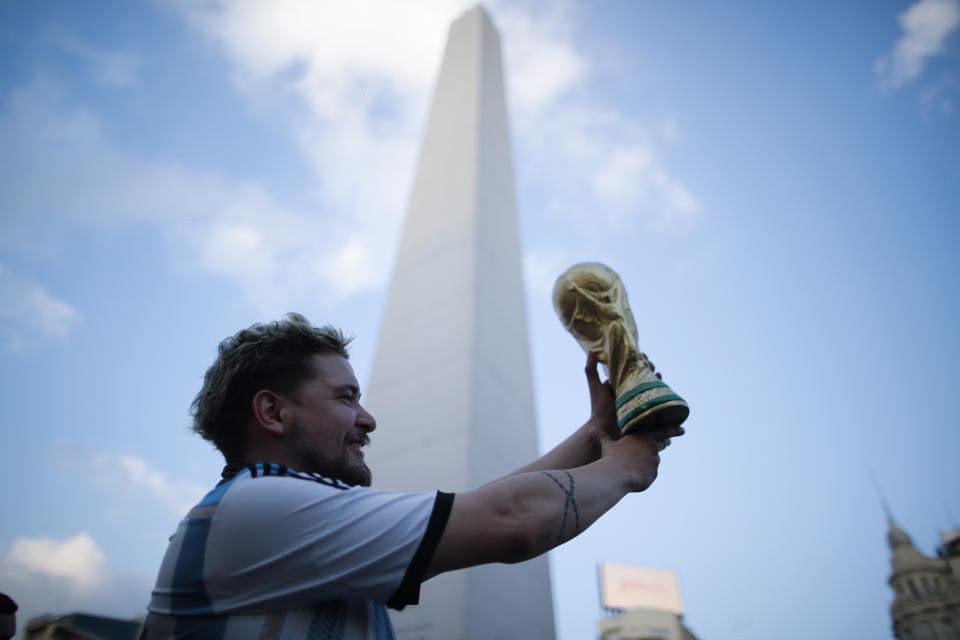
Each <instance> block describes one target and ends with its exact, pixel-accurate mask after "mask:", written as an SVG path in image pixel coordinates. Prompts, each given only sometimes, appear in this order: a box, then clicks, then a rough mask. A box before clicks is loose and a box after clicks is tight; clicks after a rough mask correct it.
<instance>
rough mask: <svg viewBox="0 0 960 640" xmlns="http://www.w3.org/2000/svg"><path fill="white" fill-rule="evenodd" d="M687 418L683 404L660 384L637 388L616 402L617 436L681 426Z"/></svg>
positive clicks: (621, 396) (686, 411) (687, 410)
mask: <svg viewBox="0 0 960 640" xmlns="http://www.w3.org/2000/svg"><path fill="white" fill-rule="evenodd" d="M689 415H690V407H689V406H687V403H686V401H684V399H683V398H681V397H680V396H678V395H676V394H675V393H674V392H673V390H672V389H671V388H670V387H668V386H667V385H666V383H664V382H662V381H659V380H658V381H656V382H647V383H645V384H641V385H638V386H636V387H634V388H633V389H631V390H630V391H628V392H626V393H623V394H621V395H620V397H619V398H618V399H617V426H618V427H619V429H620V435H624V434H627V433H631V432H635V431H645V430H647V429H657V428H662V427H675V426H680V425H681V424H683V421H684V420H686V419H687V416H689Z"/></svg>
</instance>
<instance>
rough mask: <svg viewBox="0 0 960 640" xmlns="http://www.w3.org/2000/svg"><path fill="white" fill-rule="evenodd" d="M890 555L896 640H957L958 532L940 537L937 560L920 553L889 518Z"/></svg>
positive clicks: (959, 588) (959, 603) (959, 600)
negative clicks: (941, 541) (941, 543)
mask: <svg viewBox="0 0 960 640" xmlns="http://www.w3.org/2000/svg"><path fill="white" fill-rule="evenodd" d="M888 520H889V523H890V529H889V532H888V533H887V541H888V542H889V544H890V549H891V551H892V552H893V554H892V558H891V564H892V572H891V574H890V580H889V582H890V586H891V587H892V588H893V590H894V594H895V597H894V600H893V604H891V605H890V617H891V619H892V622H893V635H894V636H895V637H896V638H897V639H898V640H960V528H957V529H951V530H950V531H946V532H943V533H941V534H940V535H941V538H942V539H943V545H942V546H941V547H940V548H939V549H938V550H937V557H930V556H927V555H924V554H923V553H921V552H920V551H919V550H917V548H916V547H915V546H914V545H913V540H911V539H910V536H909V535H908V534H907V532H906V531H904V530H903V529H901V528H900V527H899V526H897V524H896V523H895V522H894V521H893V518H891V517H889V516H888Z"/></svg>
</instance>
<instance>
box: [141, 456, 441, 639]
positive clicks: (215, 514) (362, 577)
mask: <svg viewBox="0 0 960 640" xmlns="http://www.w3.org/2000/svg"><path fill="white" fill-rule="evenodd" d="M224 475H225V478H226V479H225V480H224V481H223V482H221V483H220V484H219V485H217V487H216V488H215V489H214V490H213V491H211V492H210V493H208V494H207V495H206V496H205V497H204V498H203V500H201V501H200V503H199V504H198V505H197V506H195V507H194V508H193V509H191V510H190V512H189V513H188V514H187V516H186V517H185V518H184V519H183V520H182V521H181V522H180V525H179V526H178V528H177V531H176V533H175V534H174V535H173V536H172V537H171V538H170V546H169V547H168V548H167V553H166V555H165V556H164V559H163V562H162V564H161V566H160V572H159V575H158V577H157V584H156V587H155V588H154V590H153V594H152V598H151V600H150V605H149V612H150V613H149V615H148V617H147V623H146V627H145V630H144V634H143V637H144V639H145V640H157V639H160V638H204V639H206V638H210V639H211V640H212V639H220V638H229V639H230V640H234V639H236V640H245V639H247V638H249V639H250V640H260V639H268V638H269V639H277V640H280V639H285V638H317V639H320V638H323V639H327V638H330V639H338V640H339V639H344V640H347V639H353V638H356V639H362V640H392V639H393V638H394V635H393V628H392V627H391V625H390V619H389V617H388V615H387V611H386V605H389V606H391V607H394V608H397V609H400V608H403V607H404V606H405V605H407V604H415V603H417V602H418V600H419V593H420V582H421V581H422V580H423V576H424V573H425V571H426V568H427V565H428V564H429V562H430V558H431V557H432V555H433V552H434V550H435V549H436V545H437V543H438V542H439V540H440V536H441V535H442V533H443V529H444V527H445V526H446V521H447V517H448V516H449V513H450V508H451V506H452V504H453V495H452V494H446V493H437V494H431V493H396V492H392V491H380V490H376V489H370V488H368V487H352V486H349V485H346V484H343V483H342V482H339V481H337V480H333V479H330V478H327V477H324V476H321V475H318V474H309V473H301V472H297V471H293V470H291V469H287V468H286V467H283V466H281V465H277V464H256V465H250V466H249V467H245V468H243V469H242V470H240V471H239V472H237V473H235V475H233V473H232V472H225V474H224Z"/></svg>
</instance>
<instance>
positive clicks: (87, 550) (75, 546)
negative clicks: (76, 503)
mask: <svg viewBox="0 0 960 640" xmlns="http://www.w3.org/2000/svg"><path fill="white" fill-rule="evenodd" d="M105 566H106V556H105V555H104V553H103V551H101V550H100V548H99V547H98V546H97V544H96V543H95V542H94V541H93V538H91V537H90V535H89V534H86V533H80V534H77V535H76V536H74V537H72V538H67V539H66V540H55V539H53V538H33V539H31V538H17V539H16V540H14V541H13V544H12V545H11V547H10V552H9V554H8V555H7V558H6V561H5V565H4V567H5V569H7V570H9V571H22V572H26V573H36V574H41V575H43V576H48V577H52V578H60V579H63V580H64V581H66V582H67V583H69V584H70V585H72V586H74V587H76V588H77V589H80V590H88V589H90V588H92V587H95V586H96V585H97V584H98V583H100V582H101V580H102V579H103V571H104V567H105Z"/></svg>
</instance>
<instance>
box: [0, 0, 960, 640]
mask: <svg viewBox="0 0 960 640" xmlns="http://www.w3.org/2000/svg"><path fill="white" fill-rule="evenodd" d="M343 4H350V6H349V7H344V6H341V5H343ZM375 6H376V7H377V8H376V9H374V7H375ZM469 6H470V5H469V4H468V3H461V2H454V1H452V0H451V1H449V2H434V3H416V4H414V5H410V6H406V5H404V4H402V3H389V4H388V5H382V4H381V5H374V4H373V3H364V2H356V3H331V4H329V5H325V4H324V3H297V2H292V1H288V0H283V1H276V2H270V3H252V2H237V3H229V2H225V1H222V0H214V1H212V2H206V3H199V4H197V3H190V2H186V1H183V2H175V1H171V2H136V3H129V2H120V1H116V2H96V3H84V4H79V3H67V2H46V3H36V2H26V1H12V2H6V3H3V4H0V381H2V383H3V384H2V386H0V389H2V399H3V406H4V407H5V416H4V420H3V430H4V436H3V442H4V447H3V450H4V452H5V454H6V455H5V458H6V460H5V462H6V464H4V466H3V471H2V472H0V473H2V479H3V481H4V483H5V484H6V485H7V486H8V487H15V488H14V489H12V490H8V491H6V492H4V498H3V503H2V504H3V508H4V512H5V517H4V518H3V519H2V522H0V584H2V585H3V587H2V589H3V590H4V591H7V592H9V593H11V594H12V595H13V596H14V598H15V599H17V600H18V602H20V603H21V606H22V609H21V612H20V614H21V615H20V620H21V622H24V621H25V620H26V619H27V618H28V617H30V616H32V615H34V614H36V613H39V612H42V611H55V612H62V611H70V610H77V609H81V610H93V611H96V612H101V613H106V614H112V615H120V616H132V615H136V614H138V613H140V612H142V610H143V608H144V606H145V603H146V600H147V598H148V592H149V588H150V586H151V585H152V582H153V578H154V575H153V574H154V572H155V570H156V567H157V565H158V563H159V560H160V557H161V555H162V553H163V550H164V547H165V541H166V538H167V536H168V535H169V534H170V533H171V532H172V531H173V529H174V527H175V525H176V522H177V521H178V519H179V517H180V516H181V515H182V512H183V510H184V508H185V506H186V505H189V504H190V502H191V501H192V500H194V499H195V498H196V497H197V496H198V495H200V494H201V493H202V492H203V491H204V488H206V487H209V486H210V485H211V484H212V483H213V482H215V480H216V477H217V475H218V472H219V466H220V459H219V456H218V455H217V454H216V453H215V452H213V451H211V450H210V448H209V447H208V445H207V444H206V443H205V442H203V441H201V440H199V439H198V438H197V437H195V436H193V435H192V434H191V433H189V431H188V423H189V420H188V416H187V407H188V405H189V403H190V400H191V399H192V397H193V395H194V394H195V393H196V391H197V389H198V387H199V384H200V380H201V377H202V374H203V371H204V370H205V368H206V367H207V366H208V364H209V363H210V361H211V360H212V358H213V355H214V349H215V345H216V344H217V342H218V341H219V340H220V339H221V338H223V337H225V336H226V335H229V334H231V333H233V332H234V331H236V330H237V329H239V328H241V327H244V326H247V325H249V324H251V323H253V322H255V321H261V320H267V319H272V318H276V317H279V316H280V315H281V314H283V313H284V312H286V311H291V310H296V311H300V312H302V313H304V314H306V315H307V317H309V318H311V319H312V320H314V321H315V322H317V323H323V322H331V323H334V324H337V325H340V326H342V327H343V328H344V329H346V330H347V331H349V332H351V333H354V334H355V335H356V336H357V339H356V341H355V343H354V345H355V346H354V349H353V364H354V367H355V369H356V372H357V375H358V378H359V379H360V380H361V382H362V383H363V382H365V381H366V379H367V377H368V375H369V370H370V364H371V361H372V357H373V352H374V349H375V347H376V336H377V331H378V326H379V317H380V313H381V311H382V306H383V301H384V298H385V293H386V292H385V286H386V283H387V281H388V276H389V270H390V267H391V264H392V261H393V258H394V255H395V250H396V245H397V242H398V233H399V229H400V226H401V224H402V217H403V209H404V204H405V201H406V197H407V194H408V191H409V188H410V184H411V182H412V177H413V169H414V163H415V158H416V152H417V146H418V141H419V136H420V134H421V132H422V128H423V126H424V123H425V118H426V114H427V108H428V104H429V99H430V93H431V90H432V86H433V82H434V79H435V75H436V72H437V70H438V68H439V63H440V57H441V54H442V48H443V43H444V40H445V37H446V29H447V26H448V25H449V23H450V21H451V20H453V19H455V18H456V17H457V16H458V15H459V14H460V13H461V12H462V11H463V10H465V9H466V8H469ZM487 6H488V8H489V10H490V12H491V14H492V17H493V19H494V21H495V23H496V24H497V25H498V28H499V29H500V31H501V37H502V40H503V44H504V47H505V52H504V54H505V66H506V74H507V79H508V92H509V95H508V102H509V105H510V111H511V117H512V127H513V142H514V155H515V165H516V171H517V184H518V194H517V198H518V205H519V215H520V226H521V229H520V231H521V239H522V244H523V250H524V264H525V278H526V283H527V292H528V299H527V305H528V309H527V311H528V315H529V322H530V331H531V341H532V354H531V357H532V364H533V371H534V375H535V380H534V384H535V389H536V393H537V398H536V402H537V411H538V423H539V424H538V429H539V434H540V440H541V447H542V448H543V449H546V448H548V447H549V446H551V445H552V444H554V443H556V442H558V441H559V440H560V439H562V438H563V437H564V435H565V434H566V433H568V432H569V431H570V429H572V428H573V427H575V426H576V424H573V423H571V418H570V416H583V417H585V416H586V411H587V399H586V391H585V387H584V385H583V382H582V379H581V378H582V354H581V353H580V351H579V347H578V346H577V344H576V343H575V342H574V340H573V339H572V338H571V337H570V336H569V335H568V334H566V333H565V332H564V331H563V329H562V327H561V326H560V324H559V322H558V321H557V320H556V318H555V316H554V313H553V310H552V307H551V305H550V298H549V290H550V287H551V285H552V282H553V279H554V278H555V277H556V275H557V274H559V273H560V272H561V271H563V269H565V268H566V267H567V266H569V265H570V264H572V263H574V262H577V261H580V260H585V259H590V260H601V261H603V262H606V263H608V264H610V265H611V266H612V267H613V268H615V269H616V270H617V271H618V272H620V274H621V276H622V277H623V279H624V281H625V283H626V286H627V290H628V291H629V293H630V296H631V304H632V306H633V309H634V311H635V313H636V316H637V324H638V328H639V331H640V342H641V346H642V347H643V348H644V349H645V350H646V351H647V352H648V353H649V354H650V356H651V358H652V360H653V361H654V362H655V363H656V364H657V365H658V368H659V369H661V370H662V371H663V372H664V376H665V378H666V379H667V380H668V382H670V384H671V386H672V387H673V388H674V389H676V390H677V391H678V392H679V393H680V394H681V395H683V396H684V397H685V398H686V399H687V400H688V401H689V402H690V405H691V408H692V413H691V417H690V420H689V421H688V423H687V427H688V435H686V436H685V437H684V438H683V439H681V440H679V441H677V442H676V443H675V444H674V446H672V447H671V448H670V449H669V450H668V451H667V453H666V454H665V455H664V460H663V463H662V465H661V474H660V479H659V480H658V481H657V484H655V485H654V487H653V488H652V489H651V490H650V491H649V492H647V493H645V494H641V495H638V496H631V497H629V498H628V499H626V500H624V501H623V502H622V503H621V504H620V505H618V507H617V508H616V509H615V510H614V511H613V512H611V513H610V514H608V515H607V516H605V517H604V518H603V519H602V520H601V521H600V522H599V523H598V524H597V525H596V526H595V527H594V528H592V529H590V530H589V531H588V532H586V533H585V534H583V535H582V536H581V537H580V538H578V539H576V540H575V541H573V542H572V543H570V544H569V545H568V546H566V547H565V548H563V549H562V550H558V551H556V552H554V554H553V556H552V569H553V580H554V598H555V603H556V606H555V608H556V611H557V628H558V634H559V637H560V638H562V639H563V640H573V639H575V638H584V637H590V634H591V633H592V630H593V625H594V621H595V619H596V618H597V616H598V613H599V605H598V602H597V588H596V569H595V567H596V564H597V563H598V562H603V561H609V562H619V563H625V564H638V565H644V566H654V567H671V568H675V569H677V571H678V572H679V575H680V581H681V588H682V591H683V595H684V599H685V603H686V607H687V615H686V621H687V623H688V625H689V626H690V627H691V628H692V629H693V630H694V631H695V632H696V633H697V634H698V635H699V636H701V637H704V638H710V639H713V640H716V639H720V640H722V639H724V638H757V639H760V638H769V637H772V635H775V636H776V637H778V638H785V639H792V638H798V639H799V638H806V637H809V636H811V635H814V634H815V635H818V636H825V637H831V638H861V637H862V638H868V637H869V638H877V637H881V638H882V637H891V635H890V631H889V628H890V624H889V616H888V606H889V603H890V602H891V600H892V591H891V590H890V588H889V587H888V586H887V584H886V578H887V575H888V572H889V552H888V549H887V547H886V541H885V534H886V520H885V515H884V513H883V510H882V508H881V504H880V499H879V498H878V495H877V491H876V489H875V486H874V483H873V481H872V480H871V474H873V475H874V476H875V477H876V479H877V483H878V484H879V485H880V487H882V490H883V492H884V494H885V496H886V499H887V501H888V502H889V504H890V506H891V508H892V511H893V514H894V516H895V518H896V519H897V521H898V522H899V523H900V525H901V526H903V527H904V528H905V529H906V530H908V531H909V532H910V533H911V534H912V535H913V538H914V541H915V542H916V544H917V546H918V547H919V548H920V549H922V550H923V551H925V552H927V553H931V552H932V551H933V549H934V547H935V546H936V545H937V543H938V540H939V538H938V532H939V531H941V530H944V529H948V528H950V527H956V526H960V502H958V497H957V492H956V490H955V487H957V486H958V484H960V477H958V476H960V472H958V471H957V464H956V459H957V452H958V451H960V435H958V430H957V426H958V425H957V419H956V417H955V412H954V410H953V409H954V407H953V404H952V401H951V398H952V397H954V396H953V393H955V391H954V389H955V387H956V386H957V382H958V378H957V369H956V365H955V363H956V362H957V361H958V360H960V339H958V337H957V333H956V327H957V326H960V307H958V300H957V285H956V281H957V274H958V273H960V257H958V255H960V254H958V251H957V250H956V248H955V247H956V246H957V244H958V240H960V225H958V221H957V216H958V213H960V180H958V178H957V176H960V127H958V118H960V114H958V113H957V110H958V108H960V51H958V49H960V38H958V36H957V32H958V24H960V2H957V0H921V1H919V2H915V3H911V2H909V1H907V2H879V1H870V2H867V1H863V2H856V1H850V2H844V3H836V2H808V3H768V2H748V1H744V2H739V3H733V4H731V3H727V4H723V5H719V4H717V3H707V2H687V3H670V2H662V1H654V0H647V1H643V2H614V1H609V2H589V3H567V2H559V3H547V2H509V3H508V2H494V3H491V4H489V5H487ZM577 420H580V418H576V419H575V420H574V422H576V421H577ZM380 428H381V429H385V428H389V425H380ZM374 446H375V439H374ZM374 471H375V470H374ZM950 487H953V488H954V489H950Z"/></svg>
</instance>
